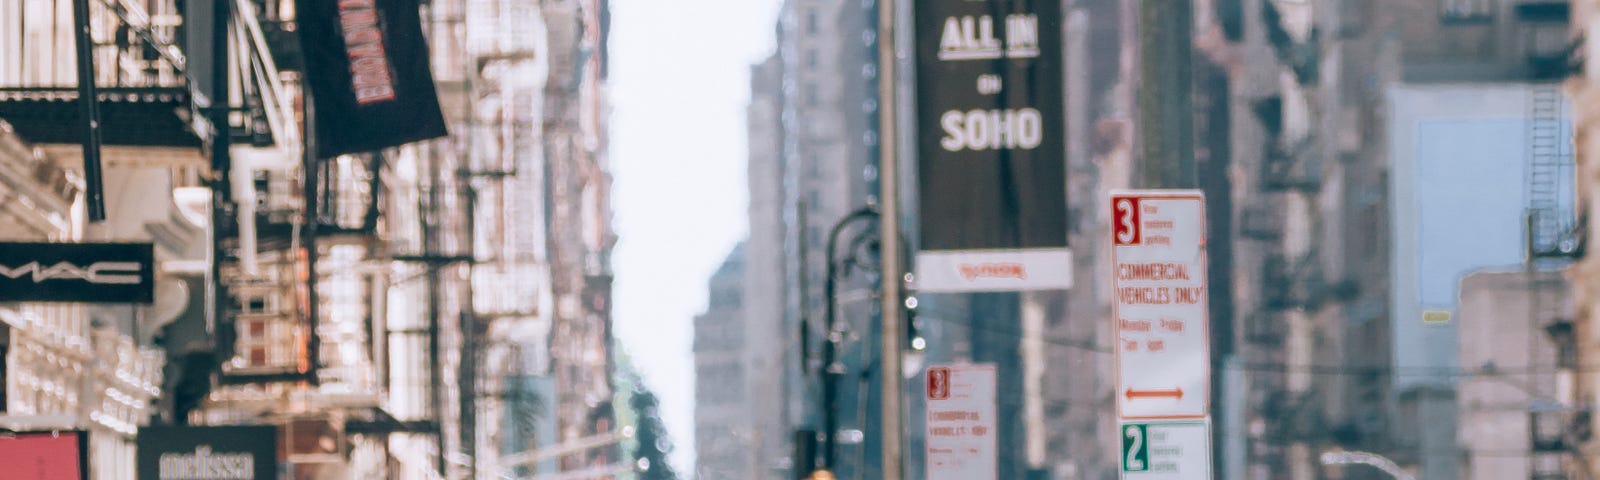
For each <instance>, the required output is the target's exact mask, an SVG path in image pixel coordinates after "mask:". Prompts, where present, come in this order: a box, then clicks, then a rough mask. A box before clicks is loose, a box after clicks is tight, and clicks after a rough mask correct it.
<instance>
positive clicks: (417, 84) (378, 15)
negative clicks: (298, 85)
mask: <svg viewBox="0 0 1600 480" xmlns="http://www.w3.org/2000/svg"><path fill="white" fill-rule="evenodd" d="M295 5H296V8H297V11H298V14H299V19H298V23H299V25H298V27H299V29H300V46H301V50H302V51H303V52H305V61H306V65H305V67H306V78H305V83H306V85H307V86H308V87H309V88H310V90H311V92H310V93H311V95H310V97H311V99H312V107H313V110H314V112H315V114H314V120H315V125H316V128H315V131H316V138H315V141H314V142H313V143H314V144H315V145H316V150H317V151H316V152H315V153H316V155H317V157H318V158H328V157H332V156H335V155H339V154H345V153H356V152H370V151H373V150H378V149H381V148H385V147H393V146H396V145H401V144H405V143H410V142H415V141H418V140H426V139H430V138H438V137H442V136H445V135H446V134H448V132H447V131H446V128H445V122H444V114H443V113H442V112H441V111H440V109H439V94H438V91H437V90H436V88H435V86H434V84H433V72H432V71H431V70H430V67H429V61H428V45H427V42H426V39H424V38H423V36H422V20H421V16H420V14H419V13H418V5H417V0H297V1H296V2H295Z"/></svg>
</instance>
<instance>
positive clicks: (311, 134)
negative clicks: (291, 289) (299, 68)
mask: <svg viewBox="0 0 1600 480" xmlns="http://www.w3.org/2000/svg"><path fill="white" fill-rule="evenodd" d="M226 3H228V2H226V1H222V2H217V5H218V7H217V8H219V9H221V8H223V7H222V6H221V5H223V4H226ZM218 48H219V49H221V50H226V48H225V47H223V46H220V45H219V46H218ZM219 85H220V83H219ZM305 99H306V102H305V109H306V115H305V124H306V129H305V137H304V138H305V139H306V147H307V148H305V154H304V165H302V166H301V172H300V178H301V181H302V182H303V183H304V184H303V185H301V187H302V188H304V191H303V192H302V193H303V194H304V196H305V199H304V200H305V206H304V208H305V214H304V222H305V224H304V225H303V226H302V227H301V229H300V234H301V239H300V244H301V245H304V246H305V249H306V298H307V299H308V301H307V302H306V330H307V333H306V363H307V364H308V365H307V366H306V372H305V376H306V381H307V382H309V383H310V384H311V385H320V384H321V379H319V378H317V369H318V367H319V366H320V365H321V364H322V358H321V352H320V350H321V349H322V339H321V338H320V337H318V336H317V325H318V324H320V323H321V320H322V319H321V315H322V307H321V306H320V304H321V301H319V300H318V299H317V225H318V224H320V223H322V221H321V219H320V218H318V217H319V215H318V213H317V212H318V210H321V207H320V206H318V202H317V183H318V182H320V181H321V180H320V177H319V175H317V173H318V166H319V164H320V163H321V162H318V161H317V151H316V149H315V148H312V147H315V146H316V137H317V131H316V119H315V118H314V117H315V116H316V107H315V106H314V105H312V102H311V101H312V100H314V98H313V97H312V95H311V94H310V91H309V90H308V91H307V92H306V95H305ZM332 188H333V187H332V184H331V183H330V184H329V189H330V190H331V189H332Z"/></svg>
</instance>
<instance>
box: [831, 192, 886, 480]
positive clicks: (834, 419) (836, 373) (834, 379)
mask: <svg viewBox="0 0 1600 480" xmlns="http://www.w3.org/2000/svg"><path fill="white" fill-rule="evenodd" d="M875 218H878V210H877V209H876V208H873V207H872V206H866V207H862V208H860V209H857V210H856V211H854V212H851V213H850V214H849V215H846V216H845V217H844V218H843V219H841V220H839V223H835V224H834V225H833V229H832V230H830V231H829V232H828V250H827V251H826V252H824V255H825V256H826V260H827V271H826V275H825V276H824V279H823V292H822V295H823V297H824V298H825V301H826V302H827V311H825V312H823V314H822V315H823V324H824V325H825V327H824V328H826V330H824V332H825V334H826V335H827V338H825V339H824V341H823V343H822V372H821V373H822V418H823V421H822V449H821V452H819V453H821V454H822V468H824V469H833V468H834V467H835V465H834V463H835V461H836V459H837V458H838V456H837V455H836V452H835V451H836V450H837V446H836V445H837V444H838V441H837V438H836V437H837V436H838V432H839V414H838V408H837V405H836V404H835V401H836V397H837V396H838V389H839V377H840V376H843V375H844V366H843V365H836V363H837V362H838V359H837V356H838V344H839V342H840V341H842V340H843V336H844V335H843V333H842V332H840V331H839V319H838V313H836V310H838V296H837V295H836V292H835V290H836V289H837V288H838V281H837V280H836V279H835V277H837V276H838V271H837V268H838V264H839V260H838V259H837V258H835V256H836V255H837V254H838V252H837V250H838V246H839V235H840V234H842V233H844V229H845V228H847V227H849V226H850V224H852V223H856V222H859V221H864V220H872V219H875ZM852 243H855V242H852Z"/></svg>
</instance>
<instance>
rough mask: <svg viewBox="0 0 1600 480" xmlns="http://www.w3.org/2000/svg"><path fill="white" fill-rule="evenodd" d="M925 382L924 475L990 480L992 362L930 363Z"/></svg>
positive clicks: (994, 463)
mask: <svg viewBox="0 0 1600 480" xmlns="http://www.w3.org/2000/svg"><path fill="white" fill-rule="evenodd" d="M927 384H928V389H927V399H928V404H927V406H928V412H927V413H928V421H927V422H926V425H927V432H926V433H927V455H925V458H926V459H927V462H928V480H995V479H996V478H997V477H998V476H999V474H1000V470H999V466H1000V463H999V455H998V452H999V443H998V440H997V437H996V436H995V413H996V412H995V411H996V410H997V409H996V408H995V389H996V385H997V384H996V374H995V366H994V365H992V364H982V365H937V366H933V367H929V368H928V372H927Z"/></svg>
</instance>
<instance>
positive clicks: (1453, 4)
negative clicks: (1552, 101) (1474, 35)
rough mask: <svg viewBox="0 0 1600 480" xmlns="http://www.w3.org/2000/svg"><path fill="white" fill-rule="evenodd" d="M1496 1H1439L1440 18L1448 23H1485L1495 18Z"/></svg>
mask: <svg viewBox="0 0 1600 480" xmlns="http://www.w3.org/2000/svg"><path fill="white" fill-rule="evenodd" d="M1494 6H1495V0H1439V16H1440V17H1441V18H1443V19H1444V20H1446V21H1483V20H1488V19H1491V18H1494Z"/></svg>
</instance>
